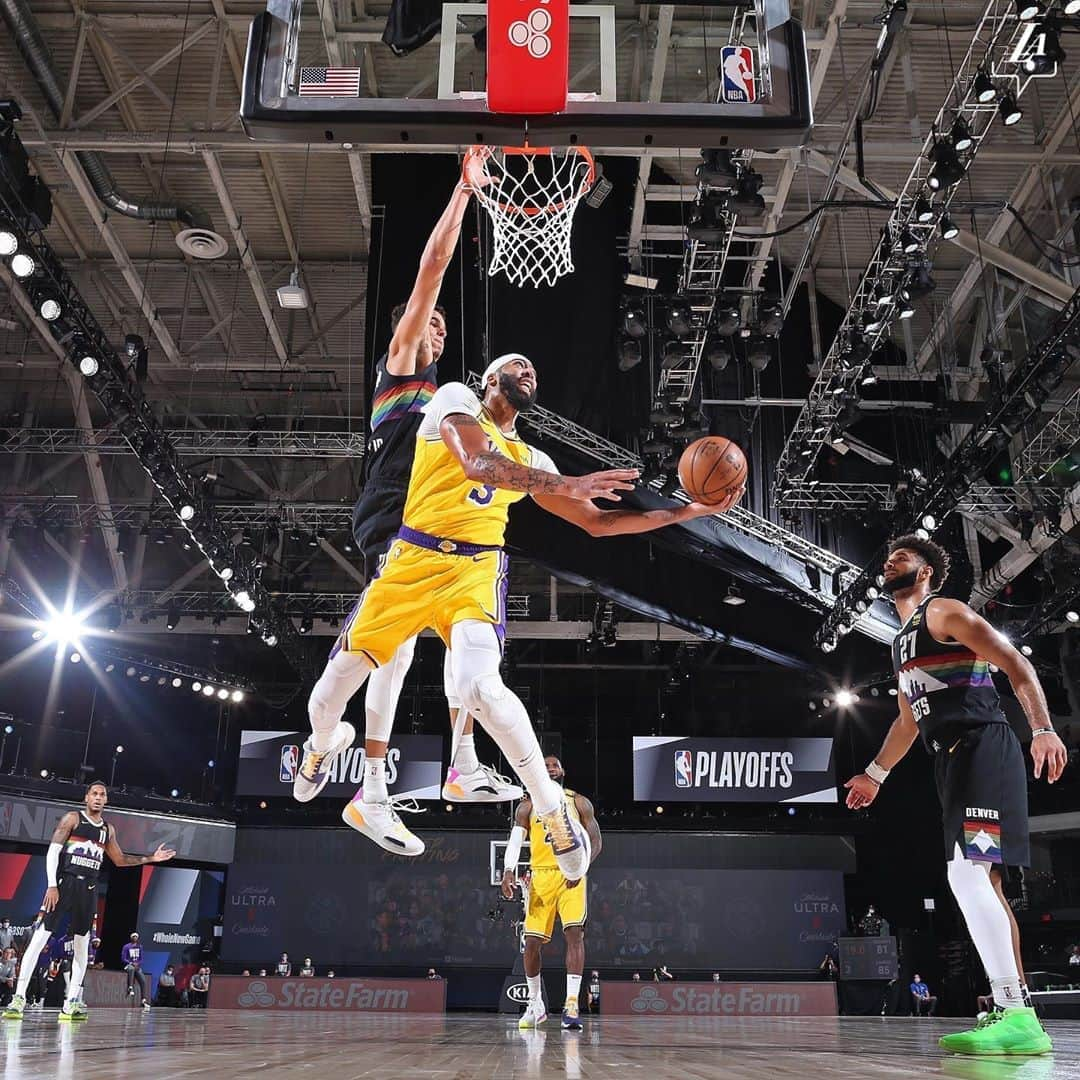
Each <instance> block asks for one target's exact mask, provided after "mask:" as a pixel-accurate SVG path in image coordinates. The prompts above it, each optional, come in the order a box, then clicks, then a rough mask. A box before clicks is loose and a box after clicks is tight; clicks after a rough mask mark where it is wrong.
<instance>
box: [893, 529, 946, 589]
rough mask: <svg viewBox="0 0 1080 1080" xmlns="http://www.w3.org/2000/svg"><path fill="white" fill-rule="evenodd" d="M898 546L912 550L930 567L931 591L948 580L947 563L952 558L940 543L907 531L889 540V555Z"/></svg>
mask: <svg viewBox="0 0 1080 1080" xmlns="http://www.w3.org/2000/svg"><path fill="white" fill-rule="evenodd" d="M899 548H904V549H905V550H906V551H914V552H915V554H916V555H918V556H919V557H920V558H921V559H922V560H923V562H925V563H926V565H927V566H929V567H930V588H931V590H932V591H933V592H937V591H938V590H939V589H940V588H941V587H942V585H944V584H945V582H946V581H947V580H948V577H949V565H950V563H951V562H952V560H951V559H950V558H949V553H948V552H947V551H946V550H945V549H944V548H943V547H942V546H941V545H940V544H937V543H935V542H934V541H933V540H924V539H923V538H922V537H921V536H916V535H915V534H914V533H908V534H907V535H906V536H898V537H896V538H895V539H894V540H890V541H889V554H890V555H891V554H892V553H893V552H894V551H897V550H898V549H899Z"/></svg>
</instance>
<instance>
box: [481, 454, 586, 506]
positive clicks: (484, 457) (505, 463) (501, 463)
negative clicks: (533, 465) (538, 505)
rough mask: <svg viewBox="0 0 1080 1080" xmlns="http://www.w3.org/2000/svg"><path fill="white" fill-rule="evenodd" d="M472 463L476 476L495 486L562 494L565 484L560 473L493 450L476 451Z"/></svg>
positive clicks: (537, 493)
mask: <svg viewBox="0 0 1080 1080" xmlns="http://www.w3.org/2000/svg"><path fill="white" fill-rule="evenodd" d="M471 465H472V475H473V476H474V477H475V479H477V480H479V481H480V482H481V483H484V484H491V486H492V487H497V488H506V489H508V490H510V491H524V492H526V493H527V494H529V495H559V494H561V493H562V491H563V488H564V487H565V483H564V481H563V478H562V477H561V476H559V475H558V473H550V472H546V471H545V470H543V469H530V468H529V467H528V466H527V465H519V464H518V463H517V462H516V461H511V460H510V459H509V458H508V457H504V456H503V455H502V454H500V453H498V452H496V451H494V450H489V451H486V452H484V453H482V454H477V455H476V456H475V457H473V458H472V461H471Z"/></svg>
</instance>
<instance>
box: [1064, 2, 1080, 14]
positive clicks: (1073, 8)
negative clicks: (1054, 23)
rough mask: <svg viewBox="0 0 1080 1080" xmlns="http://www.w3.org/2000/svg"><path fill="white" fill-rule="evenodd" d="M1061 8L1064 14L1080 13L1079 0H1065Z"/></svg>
mask: <svg viewBox="0 0 1080 1080" xmlns="http://www.w3.org/2000/svg"><path fill="white" fill-rule="evenodd" d="M1062 10H1063V11H1064V12H1065V14H1066V15H1080V0H1065V7H1064V8H1063V9H1062Z"/></svg>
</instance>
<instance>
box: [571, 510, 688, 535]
mask: <svg viewBox="0 0 1080 1080" xmlns="http://www.w3.org/2000/svg"><path fill="white" fill-rule="evenodd" d="M684 520H685V511H684V509H683V508H679V509H677V510H644V511H642V510H603V511H601V512H600V513H599V514H598V515H597V517H596V518H595V519H594V520H593V522H592V529H591V530H590V531H591V532H592V534H593V536H619V535H625V534H627V533H642V532H652V530H653V529H662V528H663V527H664V526H665V525H677V524H679V523H680V522H681V521H684Z"/></svg>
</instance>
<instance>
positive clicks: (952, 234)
mask: <svg viewBox="0 0 1080 1080" xmlns="http://www.w3.org/2000/svg"><path fill="white" fill-rule="evenodd" d="M938 228H939V229H940V230H941V238H942V240H955V239H956V237H958V236H959V235H960V229H959V228H958V227H957V225H956V224H955V223H954V222H953V219H952V218H951V217H949V215H948V214H947V213H946V214H942V215H941V220H940V221H939V222H938Z"/></svg>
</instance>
